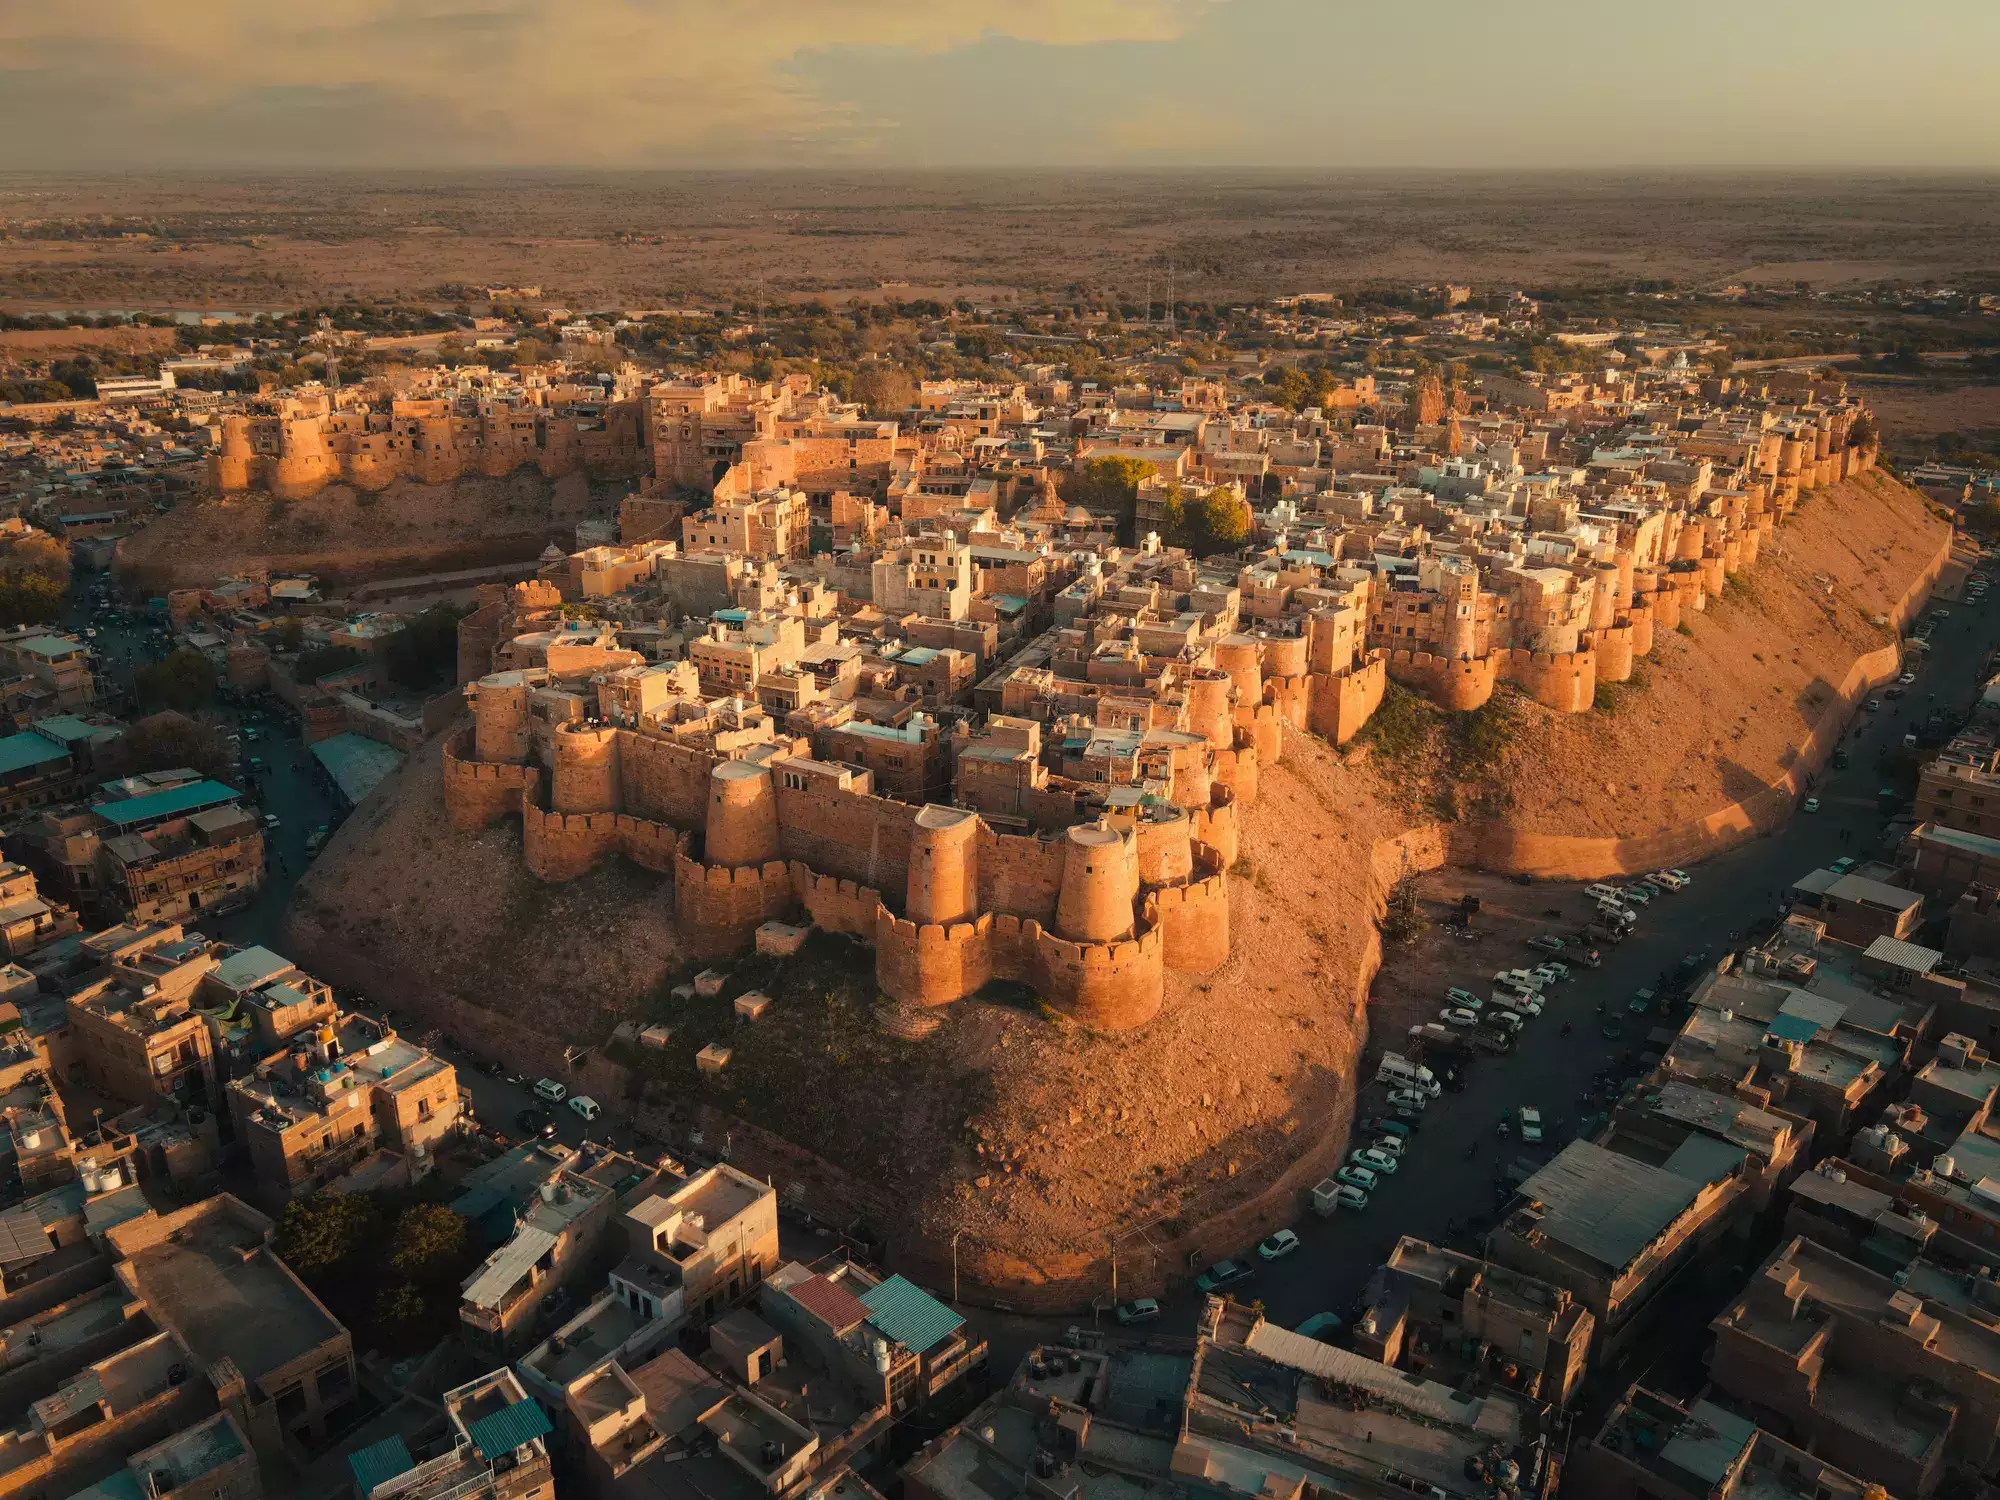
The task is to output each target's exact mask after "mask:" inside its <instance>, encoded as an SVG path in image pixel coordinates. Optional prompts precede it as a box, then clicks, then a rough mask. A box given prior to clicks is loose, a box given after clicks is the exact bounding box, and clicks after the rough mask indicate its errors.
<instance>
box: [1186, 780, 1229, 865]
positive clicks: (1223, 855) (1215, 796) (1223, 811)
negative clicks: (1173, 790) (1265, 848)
mask: <svg viewBox="0 0 2000 1500" xmlns="http://www.w3.org/2000/svg"><path fill="white" fill-rule="evenodd" d="M1188 836H1189V837H1190V838H1191V839H1193V840H1194V842H1195V843H1197V844H1206V845H1207V846H1208V847H1209V848H1211V849H1213V850H1214V851H1215V852H1216V856H1217V858H1219V859H1220V860H1221V862H1222V868H1223V869H1225V870H1226V869H1228V868H1229V867H1230V866H1231V865H1233V864H1235V863H1236V856H1237V853H1238V852H1239V850H1240V848H1241V843H1242V824H1241V819H1240V817H1239V815H1238V813H1237V810H1236V796H1235V794H1234V793H1233V792H1231V791H1230V790H1229V788H1227V787H1217V788H1216V789H1215V790H1214V791H1213V793H1212V794H1211V796H1210V801H1209V807H1208V810H1207V811H1206V812H1195V813H1190V814H1189V827H1188Z"/></svg>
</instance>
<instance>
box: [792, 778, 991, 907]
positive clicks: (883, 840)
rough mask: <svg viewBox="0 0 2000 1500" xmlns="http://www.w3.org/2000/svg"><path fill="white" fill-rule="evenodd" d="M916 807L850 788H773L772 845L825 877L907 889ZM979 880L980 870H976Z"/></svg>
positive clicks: (883, 887) (879, 887) (883, 888)
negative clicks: (822, 791)
mask: <svg viewBox="0 0 2000 1500" xmlns="http://www.w3.org/2000/svg"><path fill="white" fill-rule="evenodd" d="M920 810H921V809H919V808H916V807H913V806H911V805H910V804H909V803H907V802H890V801H887V800H885V799H883V798H881V797H863V796H859V795H857V794H855V793H851V792H843V793H841V794H839V795H837V796H819V795H817V794H815V793H813V792H809V791H801V790H798V789H797V788H793V787H784V786H781V787H779V788H778V847H779V850H780V852H781V853H782V855H783V856H784V858H786V859H795V860H798V861H800V862H801V863H804V864H807V865H810V866H812V868H813V869H815V870H818V871H820V872H821V873H823V874H827V875H837V876H839V877H840V878H841V879H843V880H852V881H854V882H855V883H856V884H858V885H867V886H873V887H874V888H875V889H876V890H878V891H903V890H907V889H908V887H909V878H910V836H911V825H912V824H913V823H914V822H915V821H916V816H917V813H918V812H919V811H920ZM982 880H983V873H982Z"/></svg>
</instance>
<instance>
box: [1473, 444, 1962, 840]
mask: <svg viewBox="0 0 2000 1500" xmlns="http://www.w3.org/2000/svg"><path fill="white" fill-rule="evenodd" d="M1945 535H1946V529H1945V524H1944V523H1943V522H1941V521H1939V520H1937V519H1936V518H1935V517H1933V516H1932V515H1931V514H1930V513H1929V512H1928V511H1927V510H1926V508H1925V506H1924V502H1923V500H1922V498H1921V497H1920V496H1918V495H1916V494H1915V493H1914V492H1913V491H1910V490H1908V489H1905V488H1904V487H1903V486H1902V485H1900V484H1898V483H1897V482H1896V481H1895V480H1893V479H1892V478H1890V477H1889V476H1888V475H1886V474H1882V473H1879V472H1878V473H1874V474H1868V475H1863V476H1862V477H1861V478H1859V479H1856V480H1850V481H1847V482H1846V483H1843V484H1840V485H1837V486H1834V487H1832V488H1830V489H1827V490H1821V491H1817V492H1815V493H1814V494H1813V495H1812V496H1811V498H1809V499H1808V500H1807V501H1806V503H1805V504H1804V505H1803V506H1802V507H1801V508H1800V509H1799V510H1798V511H1797V512H1795V513H1794V515H1793V517H1792V519H1791V520H1790V521H1789V522H1787V523H1786V524H1785V525H1783V526H1781V527H1780V528H1779V529H1778V532H1777V534H1776V537H1775V542H1776V545H1775V546H1772V547H1768V548H1766V549H1765V551H1764V552H1763V553H1762V554H1760V556H1759V557H1758V560H1757V565H1756V566H1755V567H1754V568H1753V569H1750V570H1749V571H1748V572H1747V573H1745V574H1743V575H1742V580H1741V583H1740V584H1733V585H1732V586H1731V587H1730V588H1729V589H1728V590H1727V591H1726V592H1725V593H1724V594H1723V596H1722V597H1721V598H1719V599H1712V600H1710V601H1709V604H1708V608H1707V610H1706V611H1704V612H1702V613H1700V614H1695V615H1693V616H1691V617H1690V618H1689V619H1688V622H1687V623H1688V630H1689V633H1688V634H1685V635H1683V634H1681V633H1679V632H1677V631H1663V632H1659V633H1658V634H1656V635H1655V637H1654V648H1653V655H1652V656H1651V658H1649V659H1648V660H1646V661H1645V662H1644V664H1643V665H1642V666H1641V667H1640V668H1639V671H1638V673H1637V674H1635V681H1639V682H1640V685H1639V686H1637V687H1636V688H1634V687H1629V686H1628V687H1626V688H1623V689H1618V690H1615V691H1614V695H1613V696H1614V697H1615V699H1616V704H1615V707H1613V708H1611V709H1610V710H1608V711H1606V710H1604V709H1599V710H1596V711H1593V712H1591V713H1588V714H1559V713H1554V712H1551V711H1549V710H1547V709H1544V708H1541V707H1540V706H1539V705H1537V704H1534V703H1532V702H1530V701H1528V700H1526V699H1520V700H1518V702H1519V709H1520V714H1521V724H1520V728H1519V730H1518V732H1517V734H1516V738H1515V742H1514V745H1513V747H1512V750H1511V753H1510V755H1509V758H1508V762H1507V766H1506V768H1505V770H1504V772H1503V773H1502V774H1501V776H1500V778H1499V781H1500V789H1501V793H1502V796H1501V798H1500V799H1499V801H1498V805H1497V806H1496V807H1495V809H1494V811H1496V812H1497V813H1498V814H1499V815H1501V816H1504V817H1505V818H1506V820H1507V821H1508V822H1510V823H1514V824H1516V825H1517V826H1520V827H1522V828H1526V829H1528V830H1531V831H1533V832H1537V833H1561V834H1578V835H1607V834H1608V835H1617V836H1628V835H1633V834H1639V833H1644V832H1647V831H1649V830H1651V829H1655V828H1660V827H1666V826H1670V825H1672V824H1675V823H1679V822H1683V821H1685V820H1688V819H1691V818H1696V817H1699V816H1701V815H1703V814H1705V813H1707V812H1709V811H1711V810H1713V809H1715V808H1717V807H1720V806H1722V805H1724V804H1725V803H1729V802H1733V801H1736V800H1738V799H1739V798H1741V797H1743V796H1746V795H1748V794H1749V793H1751V792H1754V791H1756V790H1758V789H1759V788H1760V787H1762V786H1765V785H1768V784H1769V783H1770V782H1771V781H1772V780H1774V779H1776V777H1777V776H1778V775H1779V774H1780V772H1781V771H1782V770H1783V769H1784V767H1785V766H1786V765H1788V764H1789V762H1790V758H1791V757H1792V755H1793V754H1794V753H1795V752H1796V749H1797V747H1798V745H1799V744H1800V743H1802V741H1803V739H1804V737H1805V735H1806V733H1807V732H1808V730H1809V729H1810V727H1811V725H1812V724H1813V723H1814V722H1816V721H1817V719H1818V716H1819V715H1820V714H1821V713H1823V712H1824V711H1825V710H1826V709H1827V708H1828V706H1829V705H1831V704H1832V703H1833V702H1834V693H1833V687H1834V685H1837V684H1838V683H1839V682H1840V680H1841V678H1842V677H1843V676H1844V675H1845V673H1846V671H1847V669H1848V666H1849V664H1850V663H1851V662H1852V661H1853V660H1854V658H1855V657H1856V656H1858V655H1860V654H1862V653H1863V652H1866V651H1873V650H1875V649H1877V648H1878V647H1880V646H1883V645H1885V644H1887V643H1888V642H1890V641H1891V640H1893V639H1894V637H1893V635H1892V634H1891V633H1890V632H1889V631H1888V630H1885V629H1883V628H1881V627H1879V626H1876V625H1874V624H1873V623H1871V621H1872V619H1873V617H1875V616H1877V615H1879V614H1881V613H1883V612H1884V611H1886V610H1887V609H1888V608H1889V607H1890V606H1891V605H1892V604H1893V603H1894V602H1895V600H1896V599H1897V598H1899V597H1900V596H1901V594H1902V593H1903V591H1904V589H1905V588H1906V587H1907V586H1908V584H1909V582H1910V580H1911V579H1912V578H1914V577H1915V576H1916V574H1917V573H1918V572H1919V571H1920V569H1921V567H1922V565H1923V564H1924V563H1925V562H1927V561H1928V560H1929V558H1930V556H1931V555H1932V554H1933V553H1934V552H1935V550H1936V548H1937V546H1938V545H1939V544H1940V543H1941V542H1942V541H1943V540H1944V538H1945Z"/></svg>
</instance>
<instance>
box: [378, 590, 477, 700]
mask: <svg viewBox="0 0 2000 1500" xmlns="http://www.w3.org/2000/svg"><path fill="white" fill-rule="evenodd" d="M382 664H383V666H384V667H385V668H386V669H387V671H388V673H389V680H390V681H391V682H393V683H395V684H396V685H397V686H399V687H406V688H422V687H429V686H430V685H431V684H433V683H437V682H447V681H449V680H450V679H451V678H453V677H454V676H456V675H457V671H458V613H457V611H456V610H454V609H452V608H451V606H449V605H446V604H440V605H436V606H434V607H433V608H430V609H427V610H425V611H424V612H423V613H422V614H420V615H413V616H411V617H410V620H409V622H408V623H407V624H405V625H404V626H403V628H402V629H401V630H399V631H397V632H396V633H395V634H394V635H392V636H390V637H389V640H388V643H387V646H386V647H385V650H384V654H383V658H382Z"/></svg>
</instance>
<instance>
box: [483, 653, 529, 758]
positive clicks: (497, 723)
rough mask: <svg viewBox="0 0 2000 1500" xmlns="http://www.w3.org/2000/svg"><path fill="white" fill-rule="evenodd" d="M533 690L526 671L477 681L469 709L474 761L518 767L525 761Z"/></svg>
mask: <svg viewBox="0 0 2000 1500" xmlns="http://www.w3.org/2000/svg"><path fill="white" fill-rule="evenodd" d="M532 687H533V684H531V683H530V682H529V680H528V674H527V673H525V672H492V673H489V674H488V675H487V676H485V677H482V678H480V679H479V686H478V688H477V690H476V693H475V696H474V698H473V710H472V736H473V737H472V747H473V748H472V753H473V757H474V759H476V760H483V761H488V762H502V763H505V764H507V765H512V766H518V765H520V764H521V763H522V762H523V761H525V760H526V759H527V758H528V694H529V692H530V691H531V690H532Z"/></svg>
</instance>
